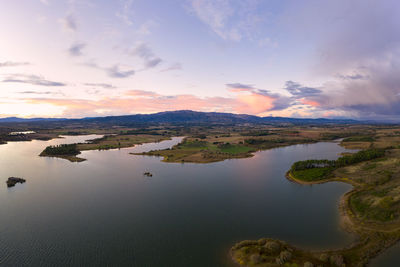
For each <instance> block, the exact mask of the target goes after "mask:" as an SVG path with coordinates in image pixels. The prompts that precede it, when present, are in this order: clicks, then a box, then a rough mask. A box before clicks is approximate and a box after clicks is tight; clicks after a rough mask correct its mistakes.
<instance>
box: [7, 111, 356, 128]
mask: <svg viewBox="0 0 400 267" xmlns="http://www.w3.org/2000/svg"><path fill="white" fill-rule="evenodd" d="M23 122H28V123H29V122H63V123H68V122H71V123H76V122H81V123H101V124H114V125H127V124H142V123H172V124H206V123H213V124H245V123H251V124H287V123H289V124H356V123H362V122H360V121H357V120H352V119H326V118H316V119H312V118H289V117H259V116H254V115H246V114H232V113H219V112H198V111H192V110H178V111H165V112H159V113H153V114H135V115H122V116H106V117H86V118H81V119H66V118H17V117H8V118H0V123H23Z"/></svg>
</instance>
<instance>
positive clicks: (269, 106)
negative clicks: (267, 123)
mask: <svg viewBox="0 0 400 267" xmlns="http://www.w3.org/2000/svg"><path fill="white" fill-rule="evenodd" d="M226 87H227V88H228V90H229V91H230V92H233V93H236V94H237V98H238V99H239V101H243V102H245V103H247V105H248V106H249V107H251V109H250V110H251V112H252V113H254V114H260V113H264V112H266V111H276V110H283V109H286V108H287V107H289V106H290V105H291V102H292V100H291V99H290V98H288V97H286V96H283V95H281V94H278V93H271V92H270V91H269V90H265V89H259V88H256V87H254V85H252V84H243V83H227V84H226ZM247 109H248V108H245V109H244V110H247Z"/></svg>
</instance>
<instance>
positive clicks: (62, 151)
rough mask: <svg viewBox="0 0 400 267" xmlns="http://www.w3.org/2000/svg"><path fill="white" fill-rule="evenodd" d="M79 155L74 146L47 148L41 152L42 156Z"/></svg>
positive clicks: (65, 145) (64, 145)
mask: <svg viewBox="0 0 400 267" xmlns="http://www.w3.org/2000/svg"><path fill="white" fill-rule="evenodd" d="M79 153H80V151H79V150H78V148H77V146H76V144H62V145H56V146H48V147H46V148H45V149H44V150H43V152H42V154H45V155H78V154H79Z"/></svg>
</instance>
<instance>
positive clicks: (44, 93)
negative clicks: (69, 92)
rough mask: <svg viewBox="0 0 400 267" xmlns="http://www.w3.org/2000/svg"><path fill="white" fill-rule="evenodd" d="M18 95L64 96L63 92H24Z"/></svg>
mask: <svg viewBox="0 0 400 267" xmlns="http://www.w3.org/2000/svg"><path fill="white" fill-rule="evenodd" d="M18 94H27V95H64V94H63V93H62V92H52V91H44V92H43V91H22V92H18Z"/></svg>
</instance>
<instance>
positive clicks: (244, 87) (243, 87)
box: [226, 83, 256, 91]
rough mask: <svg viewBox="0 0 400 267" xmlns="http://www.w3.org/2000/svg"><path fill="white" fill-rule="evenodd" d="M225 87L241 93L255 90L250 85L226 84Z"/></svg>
mask: <svg viewBox="0 0 400 267" xmlns="http://www.w3.org/2000/svg"><path fill="white" fill-rule="evenodd" d="M226 86H227V87H228V88H230V89H236V90H239V91H240V90H243V91H249V90H250V91H251V90H255V89H256V88H254V86H253V85H251V84H243V83H227V84H226Z"/></svg>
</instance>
